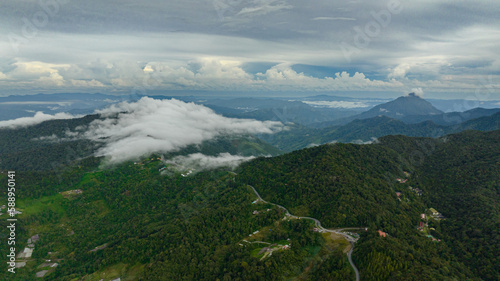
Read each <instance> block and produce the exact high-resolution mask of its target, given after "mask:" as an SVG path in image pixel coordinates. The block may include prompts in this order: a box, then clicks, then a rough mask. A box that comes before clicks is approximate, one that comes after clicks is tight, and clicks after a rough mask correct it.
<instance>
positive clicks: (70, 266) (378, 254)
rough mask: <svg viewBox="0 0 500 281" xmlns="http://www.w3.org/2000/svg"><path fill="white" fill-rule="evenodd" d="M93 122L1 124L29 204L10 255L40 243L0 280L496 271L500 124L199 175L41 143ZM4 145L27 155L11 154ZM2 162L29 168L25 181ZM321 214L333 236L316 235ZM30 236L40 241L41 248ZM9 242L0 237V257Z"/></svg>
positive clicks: (234, 141) (217, 147)
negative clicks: (108, 161) (109, 161)
mask: <svg viewBox="0 0 500 281" xmlns="http://www.w3.org/2000/svg"><path fill="white" fill-rule="evenodd" d="M86 118H87V119H84V118H82V119H74V120H54V121H49V122H44V123H41V124H39V125H37V126H33V127H31V128H29V129H16V130H13V129H10V130H1V131H0V136H4V137H3V138H0V148H1V151H0V152H1V153H3V154H2V155H1V156H0V159H2V163H1V165H2V170H1V171H0V182H4V183H7V182H9V178H10V179H11V181H12V177H14V178H15V180H16V182H15V183H16V192H15V196H16V199H17V201H16V208H17V209H18V210H19V211H20V212H21V214H19V215H17V216H16V218H17V219H18V220H17V222H16V245H15V246H16V249H15V251H14V252H15V254H18V253H20V252H21V251H23V249H24V248H25V247H27V248H28V249H33V248H34V250H33V255H32V256H31V258H19V259H18V261H20V260H26V266H24V267H20V268H16V274H15V275H13V274H10V273H9V272H8V271H7V267H8V266H9V265H8V263H5V262H3V263H0V279H1V280H33V279H34V278H35V277H34V276H35V273H36V272H39V271H42V270H47V272H46V273H47V275H46V276H45V277H44V280H58V281H69V280H101V279H104V280H114V279H117V278H121V279H123V280H263V279H265V280H290V279H292V280H354V276H355V275H354V274H355V272H354V270H353V268H352V266H351V265H350V263H349V259H348V258H347V257H348V256H349V257H350V258H351V260H352V261H353V263H354V264H355V265H356V267H357V268H358V269H359V272H360V274H361V278H362V280H370V281H371V280H373V281H375V280H497V279H498V278H499V274H500V273H499V270H498V268H499V267H498V266H497V264H498V259H497V257H496V254H495V253H498V251H499V250H500V249H499V248H498V247H499V245H500V243H499V241H498V237H499V236H498V229H499V227H500V226H499V225H498V221H499V215H500V212H499V210H498V205H499V203H500V201H499V198H498V194H497V193H498V192H497V188H498V186H499V181H498V179H499V178H500V177H499V176H500V171H499V166H498V159H499V155H500V131H493V132H485V133H483V132H478V131H467V132H462V133H459V134H456V135H448V136H445V137H442V138H412V137H405V136H387V137H383V138H381V139H380V140H379V142H377V143H375V144H370V145H355V144H328V145H322V146H318V147H314V148H309V149H302V150H298V151H294V152H292V153H288V154H284V155H280V156H277V157H258V158H257V159H253V160H251V161H248V162H245V163H244V164H242V165H241V166H239V167H238V168H237V169H236V170H231V169H228V168H226V167H219V168H212V169H204V170H200V171H198V172H196V173H192V174H187V173H185V172H183V171H179V172H177V171H175V170H170V169H171V168H172V167H173V166H174V164H172V163H171V162H169V161H168V160H167V161H164V160H162V159H161V158H159V157H157V156H155V157H152V156H151V155H146V156H145V158H143V159H140V160H138V161H137V162H135V163H134V162H131V161H129V162H125V163H122V164H117V165H116V166H113V167H108V168H105V167H103V166H100V162H101V159H100V158H95V157H92V156H90V157H85V156H86V155H85V154H83V155H82V156H79V155H78V152H77V153H75V152H74V151H72V149H77V148H78V147H77V146H74V147H73V148H70V149H68V150H66V147H64V146H61V147H60V149H58V150H54V147H51V146H50V145H52V144H51V143H40V142H37V141H34V139H36V138H38V137H40V136H44V135H46V134H53V135H55V137H54V139H56V137H58V136H64V135H65V132H66V129H71V128H75V127H77V126H83V125H85V124H87V123H88V122H90V121H91V120H92V119H94V120H95V119H97V118H99V116H98V115H92V116H87V117H86ZM377 118H384V119H386V120H385V122H386V123H387V122H389V123H390V122H394V121H393V120H394V119H389V118H388V117H377ZM373 120H375V119H373ZM373 120H371V121H373ZM485 120H486V119H485ZM395 121H397V122H400V121H398V120H395ZM490 123H491V122H490ZM490 123H488V122H487V121H475V122H474V123H470V124H469V125H470V126H485V125H487V124H490ZM367 125H368V124H367ZM65 143H66V142H64V141H60V142H58V144H59V145H64V144H65ZM43 145H46V146H43ZM9 147H10V148H11V149H12V152H13V153H17V152H21V153H17V154H16V155H15V156H13V157H11V158H5V156H6V155H7V156H9V154H10V152H9V149H10V148H9ZM259 147H260V148H259ZM265 148H266V146H265V144H263V143H261V142H258V141H256V140H254V139H253V138H252V137H246V136H245V137H242V138H224V137H221V138H220V139H215V140H213V141H211V142H210V143H205V144H202V145H201V146H199V147H198V146H192V147H187V148H185V149H186V151H179V152H178V153H181V154H192V153H195V152H197V151H203V153H206V154H210V153H211V154H213V155H216V154H218V153H220V152H222V151H226V152H227V151H235V152H236V151H241V152H242V154H244V153H248V154H247V155H252V154H253V153H255V151H257V152H258V154H261V155H262V154H265V153H266V152H265V150H262V149H265ZM92 149H93V146H89V151H88V152H92V151H93V150H92ZM244 151H246V152H244ZM42 152H44V153H45V154H40V153H42ZM176 156H178V155H175V154H172V155H167V156H166V157H167V158H170V157H176ZM45 157H49V159H45ZM146 157H147V158H146ZM5 159H11V160H9V161H13V162H11V163H18V164H20V165H19V167H16V169H15V170H17V169H18V168H19V170H18V171H16V173H15V176H12V174H11V173H8V172H7V171H5V170H6V169H8V170H14V169H11V164H9V163H6V162H4V160H5ZM54 161H55V162H56V163H58V164H59V165H56V166H53V165H51V164H52V162H54ZM58 161H59V162H58ZM44 165H45V167H44ZM198 165H203V162H201V163H198ZM36 167H43V168H44V169H38V170H35V168H36ZM186 168H187V169H189V168H191V167H189V166H188V167H186ZM164 169H166V170H168V171H169V173H165V172H164ZM398 178H399V179H405V180H406V181H405V182H404V183H399V182H398V181H397V179H398ZM416 188H418V190H421V191H422V192H418V190H417V189H416ZM255 190H256V191H258V193H259V194H260V196H262V199H263V200H266V201H267V202H266V201H263V200H257V199H259V196H258V195H257V194H256V192H255ZM416 191H417V192H416ZM419 194H420V195H419ZM0 195H1V196H0V205H3V204H8V201H7V198H8V196H10V197H12V195H9V193H8V189H7V188H4V189H0ZM271 203H275V204H280V206H277V205H274V204H271ZM283 208H287V211H285V210H284V209H283ZM431 208H435V209H437V210H438V211H439V212H441V213H442V215H443V216H444V217H445V219H444V220H442V219H440V220H439V219H435V218H434V217H432V214H433V211H432V210H433V209H431ZM288 212H290V213H291V214H292V215H290V214H288ZM421 214H427V215H428V216H427V219H421ZM297 216H304V217H302V218H298V217H297ZM307 217H312V218H314V219H316V220H318V221H314V220H312V219H309V218H307ZM7 218H8V214H2V215H1V217H0V227H3V228H6V227H7V225H8V223H10V222H7ZM318 222H321V226H322V227H324V228H328V229H336V232H320V231H318V230H322V229H321V228H319V225H318ZM421 225H425V226H423V227H422V228H421V229H422V230H420V229H419V228H418V227H420V226H421ZM346 227H350V228H349V229H345V228H346ZM342 229H344V230H342ZM379 231H380V232H379ZM381 233H384V234H383V236H381ZM346 236H349V237H351V238H352V237H354V238H355V239H354V240H356V242H355V243H352V244H351V243H350V242H349V241H348V240H346V238H345V237H346ZM0 237H2V238H3V239H7V234H6V233H5V232H1V233H0ZM30 237H38V238H39V239H38V240H37V241H36V242H34V245H35V246H34V247H33V246H30V243H28V239H30ZM433 238H434V239H435V240H433ZM30 242H33V241H30ZM9 247H10V246H9V245H8V244H7V243H0V251H1V252H5V253H9V250H10V248H9ZM353 247H354V248H353ZM28 251H29V250H28ZM47 260H50V261H47Z"/></svg>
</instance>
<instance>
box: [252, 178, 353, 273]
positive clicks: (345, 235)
mask: <svg viewBox="0 0 500 281" xmlns="http://www.w3.org/2000/svg"><path fill="white" fill-rule="evenodd" d="M248 186H249V187H251V188H252V190H253V192H254V193H255V195H257V198H259V199H258V200H259V201H262V202H264V203H267V204H271V205H274V206H277V207H278V208H280V209H283V210H284V211H285V214H286V216H287V217H290V218H293V219H306V220H312V221H314V224H315V226H316V227H317V228H318V229H319V230H320V231H321V232H332V233H336V234H340V235H342V236H344V238H345V239H346V240H347V241H349V243H351V250H349V252H348V253H347V259H348V260H349V263H350V264H351V267H352V269H354V273H355V274H356V281H359V271H358V269H357V268H356V266H355V265H354V262H353V261H352V251H353V250H354V243H356V241H357V239H356V238H355V237H352V236H351V235H349V234H347V233H343V232H342V231H344V230H348V229H359V228H357V227H347V228H336V229H327V228H324V227H323V226H322V225H321V222H320V221H319V220H318V219H315V218H311V217H298V216H294V215H292V214H290V212H289V211H288V209H287V208H285V207H283V206H281V205H278V204H274V203H271V202H267V201H266V200H264V199H262V197H260V194H259V193H258V192H257V190H256V189H255V187H253V186H251V185H248Z"/></svg>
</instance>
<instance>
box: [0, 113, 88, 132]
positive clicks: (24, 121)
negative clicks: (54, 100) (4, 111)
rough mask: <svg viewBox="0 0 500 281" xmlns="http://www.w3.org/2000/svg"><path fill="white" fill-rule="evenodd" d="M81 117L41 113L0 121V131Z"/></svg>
mask: <svg viewBox="0 0 500 281" xmlns="http://www.w3.org/2000/svg"><path fill="white" fill-rule="evenodd" d="M80 117H83V116H78V115H71V114H69V113H57V114H55V115H50V114H45V113H43V112H41V111H39V112H37V113H35V116H33V117H22V118H17V119H13V120H7V121H0V129H1V128H9V129H17V128H22V127H29V126H34V125H38V124H40V123H42V122H45V121H49V120H57V119H73V118H80Z"/></svg>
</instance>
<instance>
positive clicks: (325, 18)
mask: <svg viewBox="0 0 500 281" xmlns="http://www.w3.org/2000/svg"><path fill="white" fill-rule="evenodd" d="M312 20H356V19H355V18H346V17H315V18H313V19H312Z"/></svg>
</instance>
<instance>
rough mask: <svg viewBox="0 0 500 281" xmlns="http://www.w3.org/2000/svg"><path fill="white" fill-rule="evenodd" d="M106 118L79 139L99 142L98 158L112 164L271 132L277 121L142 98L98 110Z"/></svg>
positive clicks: (93, 124) (174, 101) (94, 124)
mask: <svg viewBox="0 0 500 281" xmlns="http://www.w3.org/2000/svg"><path fill="white" fill-rule="evenodd" d="M98 113H100V114H102V116H104V117H105V118H104V119H103V120H95V121H93V122H92V123H91V124H90V125H89V126H88V128H81V131H82V133H81V135H80V137H84V138H87V139H90V140H93V141H97V142H102V143H103V144H104V146H103V147H102V148H101V149H100V150H99V151H98V152H97V156H107V159H108V162H109V163H111V164H114V163H119V162H123V161H127V160H132V159H138V158H140V157H141V156H145V155H148V154H151V153H154V152H168V151H176V150H178V149H181V148H183V147H186V146H188V145H192V144H201V143H202V142H203V141H205V140H210V139H212V138H215V137H217V136H222V135H239V134H257V133H264V134H265V133H273V132H274V131H276V130H280V129H281V126H282V125H281V123H280V122H271V121H266V122H261V121H256V120H249V119H233V118H226V117H223V116H220V115H217V114H216V113H214V112H213V111H212V110H211V109H209V108H207V107H204V106H201V105H196V104H194V103H185V102H182V101H179V100H175V99H172V100H155V99H151V98H146V97H145V98H142V99H140V100H139V101H137V102H133V103H129V102H123V103H120V104H117V105H113V106H111V107H109V108H107V109H104V110H101V111H98Z"/></svg>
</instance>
